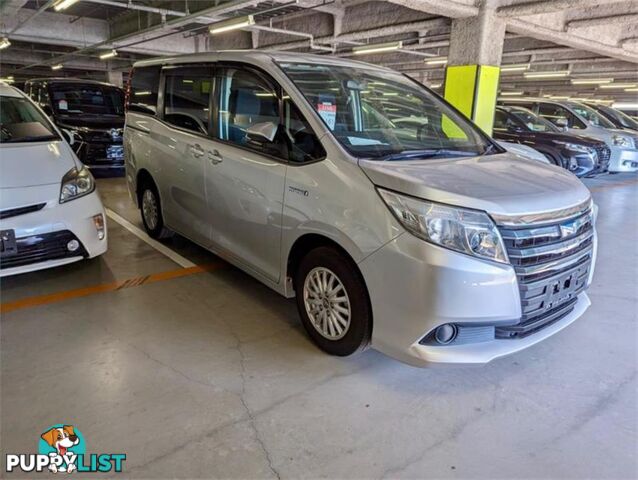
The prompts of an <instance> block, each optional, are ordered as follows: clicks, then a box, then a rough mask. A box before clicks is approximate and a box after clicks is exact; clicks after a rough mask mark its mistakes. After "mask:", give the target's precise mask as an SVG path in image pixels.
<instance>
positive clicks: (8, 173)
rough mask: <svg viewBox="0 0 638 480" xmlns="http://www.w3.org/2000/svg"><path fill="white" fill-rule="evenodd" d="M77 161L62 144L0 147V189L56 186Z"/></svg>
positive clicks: (40, 143) (7, 145)
mask: <svg viewBox="0 0 638 480" xmlns="http://www.w3.org/2000/svg"><path fill="white" fill-rule="evenodd" d="M79 165H80V163H79V161H78V160H76V159H75V154H74V153H73V152H72V151H71V148H70V147H69V146H68V144H67V143H66V142H64V141H54V142H37V143H16V144H10V143H5V144H3V145H2V146H0V188H23V187H32V186H36V185H51V184H57V185H59V184H60V182H61V181H62V177H63V176H64V174H65V173H67V172H68V171H69V170H71V169H72V168H73V167H78V166H79Z"/></svg>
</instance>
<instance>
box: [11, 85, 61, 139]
mask: <svg viewBox="0 0 638 480" xmlns="http://www.w3.org/2000/svg"><path fill="white" fill-rule="evenodd" d="M58 139H59V137H58V135H57V134H56V133H55V130H54V129H53V127H52V126H51V122H49V120H48V119H47V117H46V116H45V115H43V114H42V113H40V112H39V111H38V110H37V109H36V108H35V106H34V105H33V104H32V103H31V102H30V101H29V100H27V99H26V98H22V97H5V96H2V97H0V143H18V142H43V141H46V140H58Z"/></svg>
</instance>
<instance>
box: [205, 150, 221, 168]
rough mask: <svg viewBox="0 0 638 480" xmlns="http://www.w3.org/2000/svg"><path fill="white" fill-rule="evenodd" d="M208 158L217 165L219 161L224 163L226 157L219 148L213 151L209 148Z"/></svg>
mask: <svg viewBox="0 0 638 480" xmlns="http://www.w3.org/2000/svg"><path fill="white" fill-rule="evenodd" d="M208 160H210V163H212V164H213V165H217V164H218V163H222V162H223V161H224V158H223V157H222V156H221V154H220V153H219V152H218V151H217V150H213V151H212V152H211V151H210V150H209V151H208Z"/></svg>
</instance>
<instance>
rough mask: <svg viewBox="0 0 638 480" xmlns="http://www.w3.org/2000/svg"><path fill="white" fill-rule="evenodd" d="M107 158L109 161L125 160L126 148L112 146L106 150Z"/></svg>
mask: <svg viewBox="0 0 638 480" xmlns="http://www.w3.org/2000/svg"><path fill="white" fill-rule="evenodd" d="M106 158H108V159H109V160H124V147H123V146H122V145H111V146H109V147H108V148H107V149H106Z"/></svg>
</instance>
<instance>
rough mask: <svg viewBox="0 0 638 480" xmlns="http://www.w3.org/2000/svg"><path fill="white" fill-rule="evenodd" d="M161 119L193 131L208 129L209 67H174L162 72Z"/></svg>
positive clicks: (210, 82)
mask: <svg viewBox="0 0 638 480" xmlns="http://www.w3.org/2000/svg"><path fill="white" fill-rule="evenodd" d="M164 76H165V79H166V81H165V85H166V87H165V95H164V120H165V121H166V122H168V123H170V124H173V125H175V126H177V127H180V128H185V129H187V130H192V131H194V132H197V133H203V134H206V133H207V132H208V119H209V113H210V112H209V100H210V96H211V91H212V83H213V82H212V77H211V75H210V69H208V68H205V67H201V68H197V67H195V68H175V69H170V70H165V71H164Z"/></svg>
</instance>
